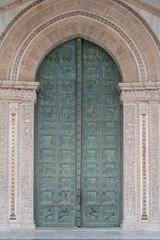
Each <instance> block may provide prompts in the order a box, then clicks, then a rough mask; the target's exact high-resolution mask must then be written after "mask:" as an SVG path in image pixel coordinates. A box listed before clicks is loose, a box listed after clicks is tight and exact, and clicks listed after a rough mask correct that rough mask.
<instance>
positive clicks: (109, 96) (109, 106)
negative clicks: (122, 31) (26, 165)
mask: <svg viewBox="0 0 160 240" xmlns="http://www.w3.org/2000/svg"><path fill="white" fill-rule="evenodd" d="M37 81H39V82H40V85H41V91H40V93H39V95H38V103H37V105H36V108H35V220H36V225H37V226H40V227H42V226H43V227H74V226H78V227H81V226H82V227H116V226H119V225H120V222H121V218H122V216H121V214H122V204H121V203H122V184H121V182H122V181H121V175H122V174H121V173H122V164H121V139H122V136H121V132H122V131H121V127H122V124H121V123H122V119H121V107H120V102H119V95H118V93H117V91H116V87H117V84H118V82H120V74H119V71H118V69H117V66H116V64H115V62H114V61H113V59H112V58H111V57H110V56H109V55H108V54H107V53H106V52H105V51H104V50H103V49H102V48H100V47H98V46H97V45H95V44H93V43H91V42H89V41H85V40H81V39H74V40H71V41H69V42H66V43H64V44H62V45H60V46H58V47H57V48H55V49H54V50H53V51H51V52H50V53H49V54H48V55H47V56H46V57H45V59H44V60H43V62H42V64H41V66H40V68H39V70H38V74H37Z"/></svg>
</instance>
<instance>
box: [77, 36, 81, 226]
mask: <svg viewBox="0 0 160 240" xmlns="http://www.w3.org/2000/svg"><path fill="white" fill-rule="evenodd" d="M80 174H81V39H78V40H77V226H81V214H80V212H81V209H80V206H81V194H80V191H81V176H80Z"/></svg>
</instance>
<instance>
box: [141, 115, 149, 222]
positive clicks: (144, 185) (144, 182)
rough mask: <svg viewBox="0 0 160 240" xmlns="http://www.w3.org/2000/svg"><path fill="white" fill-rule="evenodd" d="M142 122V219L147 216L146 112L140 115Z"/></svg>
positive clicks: (146, 218) (145, 218)
mask: <svg viewBox="0 0 160 240" xmlns="http://www.w3.org/2000/svg"><path fill="white" fill-rule="evenodd" d="M141 122H142V218H141V219H142V220H148V216H147V157H146V152H147V142H146V114H142V115H141Z"/></svg>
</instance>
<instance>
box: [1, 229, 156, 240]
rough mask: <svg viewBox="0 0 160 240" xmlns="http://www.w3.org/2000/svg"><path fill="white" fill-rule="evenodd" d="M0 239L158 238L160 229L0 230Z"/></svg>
mask: <svg viewBox="0 0 160 240" xmlns="http://www.w3.org/2000/svg"><path fill="white" fill-rule="evenodd" d="M0 239H3V240H6V239H8V240H9V239H17V240H22V239H23V240H25V239H29V240H44V239H45V240H49V239H53V240H69V239H70V240H80V239H81V240H91V239H93V240H108V239H109V240H113V239H114V240H115V239H116V240H152V239H155V240H160V231H158V230H157V231H147V230H145V231H125V230H122V229H121V228H116V229H103V228H102V229H101V228H100V229H95V228H94V229H91V228H66V229H60V228H55V229H47V230H46V229H43V228H36V229H35V230H1V231H0Z"/></svg>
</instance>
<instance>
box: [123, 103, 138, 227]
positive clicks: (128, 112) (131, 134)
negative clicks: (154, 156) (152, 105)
mask: <svg viewBox="0 0 160 240" xmlns="http://www.w3.org/2000/svg"><path fill="white" fill-rule="evenodd" d="M123 114H124V118H123V119H124V128H125V129H124V146H123V147H124V160H123V164H124V166H123V169H124V175H123V177H124V186H123V187H124V196H123V197H124V200H123V202H124V206H123V208H124V221H123V228H124V229H125V228H126V229H127V228H128V227H129V228H134V222H135V214H136V209H135V203H136V193H135V189H136V179H135V172H136V165H135V164H136V163H135V156H136V155H135V149H136V142H135V141H136V140H135V134H136V127H135V117H136V106H135V105H125V106H124V108H123Z"/></svg>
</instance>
